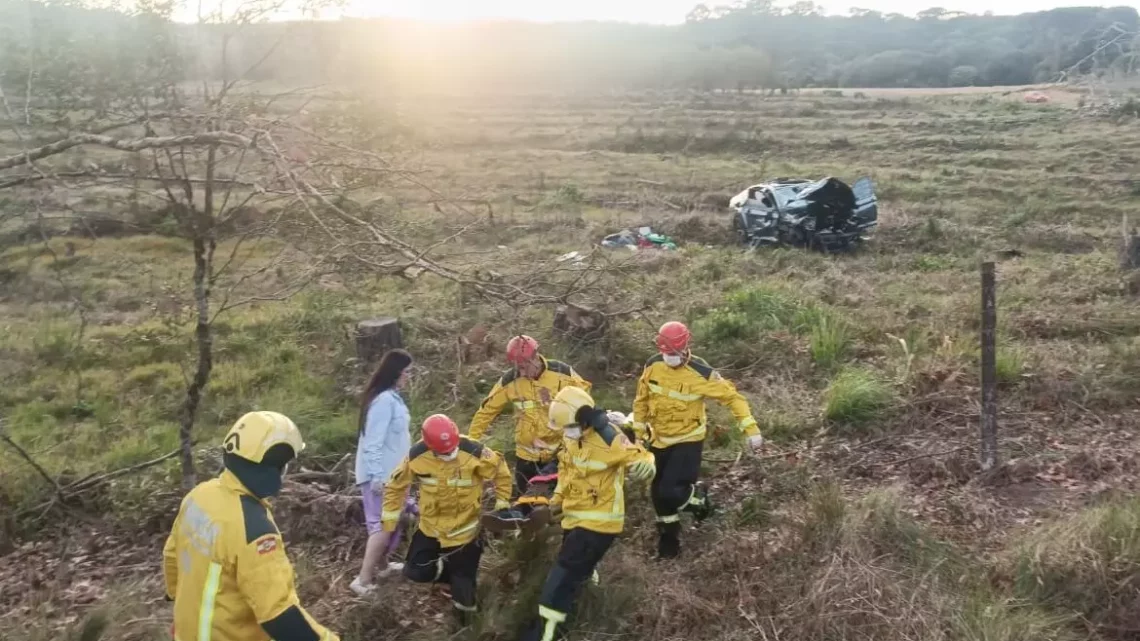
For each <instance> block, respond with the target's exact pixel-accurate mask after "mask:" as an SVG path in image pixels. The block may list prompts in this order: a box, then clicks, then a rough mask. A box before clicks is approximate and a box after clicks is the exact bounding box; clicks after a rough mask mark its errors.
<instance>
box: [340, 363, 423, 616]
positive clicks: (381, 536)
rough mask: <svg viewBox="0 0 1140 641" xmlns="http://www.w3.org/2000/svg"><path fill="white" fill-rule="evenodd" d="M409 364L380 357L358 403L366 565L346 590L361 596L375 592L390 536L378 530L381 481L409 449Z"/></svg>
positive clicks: (359, 478)
mask: <svg viewBox="0 0 1140 641" xmlns="http://www.w3.org/2000/svg"><path fill="white" fill-rule="evenodd" d="M411 364H412V356H411V355H410V354H408V353H407V352H406V351H404V350H402V349H394V350H391V351H389V352H388V353H387V354H384V358H382V359H381V360H380V366H379V367H378V368H376V373H375V374H373V375H372V380H371V381H369V383H368V387H367V388H365V390H364V395H363V398H362V399H361V404H360V419H359V431H358V436H357V449H356V485H357V487H359V488H360V492H361V495H362V497H363V499H364V521H365V525H366V526H367V528H368V544H367V546H365V548H364V565H363V566H362V567H361V568H360V574H359V575H358V576H357V577H356V579H354V580H353V581H352V584H351V585H350V586H349V587H350V588H351V589H352V591H353V592H355V593H357V594H359V595H364V594H368V593H369V592H372V591H373V590H374V589H375V587H376V586H375V585H373V582H372V575H373V570H374V569H375V567H376V564H377V563H379V562H380V561H381V560H382V559H381V557H382V556H384V554H385V552H386V550H387V548H388V540H389V536H388V535H387V534H386V533H385V532H384V531H383V530H382V528H381V527H380V513H381V511H382V510H383V507H382V506H383V500H384V482H385V481H387V480H388V476H389V475H390V474H391V473H392V471H393V470H395V469H396V467H398V466H399V465H400V461H402V460H403V459H404V457H405V456H407V455H408V450H409V449H411V447H412V437H411V433H410V432H409V431H408V426H409V423H410V422H411V415H410V414H409V412H408V406H407V405H406V404H404V399H403V398H401V397H400V392H399V389H400V388H401V387H403V385H404V383H405V382H406V381H407V378H408V368H409V366H410V365H411ZM388 567H389V568H390V569H391V570H399V569H402V565H401V564H397V563H393V564H390V565H389V566H388Z"/></svg>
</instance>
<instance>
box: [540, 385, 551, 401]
mask: <svg viewBox="0 0 1140 641" xmlns="http://www.w3.org/2000/svg"><path fill="white" fill-rule="evenodd" d="M538 398H539V400H541V401H542V404H543V405H550V390H548V389H546V388H545V387H540V388H538Z"/></svg>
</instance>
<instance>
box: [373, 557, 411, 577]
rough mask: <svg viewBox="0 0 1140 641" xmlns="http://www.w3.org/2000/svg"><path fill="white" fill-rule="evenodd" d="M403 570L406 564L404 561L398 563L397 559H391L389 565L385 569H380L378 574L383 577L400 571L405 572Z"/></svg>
mask: <svg viewBox="0 0 1140 641" xmlns="http://www.w3.org/2000/svg"><path fill="white" fill-rule="evenodd" d="M403 571H404V564H403V563H398V562H396V561H389V562H388V567H386V568H384V569H383V570H380V572H379V573H378V574H377V576H381V577H385V576H391V575H393V574H399V573H400V572H403Z"/></svg>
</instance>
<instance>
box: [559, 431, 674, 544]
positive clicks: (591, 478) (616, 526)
mask: <svg viewBox="0 0 1140 641" xmlns="http://www.w3.org/2000/svg"><path fill="white" fill-rule="evenodd" d="M562 443H563V444H562V449H561V450H559V452H558V485H557V487H555V488H554V496H553V497H552V498H551V500H550V502H551V504H553V505H561V506H562V529H564V530H568V529H570V528H576V527H580V528H583V529H586V530H592V531H594V532H600V533H602V534H620V533H621V531H622V528H623V527H624V525H625V490H624V487H625V470H626V466H627V465H629V464H630V463H634V462H637V461H638V460H643V461H648V462H649V463H652V462H653V455H652V454H650V453H649V452H648V451H646V449H645V448H644V447H642V446H641V445H638V444H636V443H632V442H631V441H630V440H629V439H628V438H626V436H625V434H622V433H621V431H619V430H618V429H616V428H615V427H613V426H612V425H610V424H609V423H607V424H606V425H605V427H603V428H601V429H586V430H584V431H583V432H582V438H580V439H578V440H571V439H566V440H564V441H563V442H562Z"/></svg>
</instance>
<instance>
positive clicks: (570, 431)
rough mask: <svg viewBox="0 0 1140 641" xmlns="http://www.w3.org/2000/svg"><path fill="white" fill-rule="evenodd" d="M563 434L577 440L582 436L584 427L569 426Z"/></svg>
mask: <svg viewBox="0 0 1140 641" xmlns="http://www.w3.org/2000/svg"><path fill="white" fill-rule="evenodd" d="M562 436H563V437H565V438H568V439H570V440H571V441H577V440H578V439H580V438H582V428H580V427H567V428H565V429H563V430H562Z"/></svg>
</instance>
